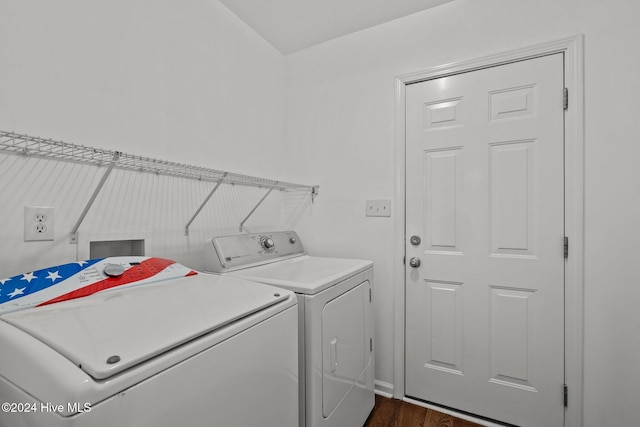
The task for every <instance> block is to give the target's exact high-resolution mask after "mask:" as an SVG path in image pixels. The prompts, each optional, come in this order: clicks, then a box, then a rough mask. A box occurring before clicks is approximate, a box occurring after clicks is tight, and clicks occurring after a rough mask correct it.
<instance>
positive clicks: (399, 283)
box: [392, 35, 584, 427]
mask: <svg viewBox="0 0 640 427" xmlns="http://www.w3.org/2000/svg"><path fill="white" fill-rule="evenodd" d="M583 49H584V36H583V35H576V36H573V37H569V38H565V39H561V40H556V41H552V42H549V43H543V44H539V45H535V46H530V47H526V48H522V49H517V50H512V51H508V52H504V53H499V54H493V55H488V56H485V57H482V58H477V59H472V60H469V61H462V62H455V63H451V64H445V65H441V66H438V67H434V68H430V69H428V70H423V71H418V72H414V73H409V74H403V75H399V76H396V77H395V95H396V96H395V117H394V128H395V129H394V151H395V158H394V162H395V180H396V184H395V197H394V206H395V209H396V212H397V215H395V218H394V225H393V227H394V236H396V237H395V241H394V249H393V251H394V252H393V253H394V256H395V261H394V268H393V272H392V274H393V278H394V281H393V283H395V286H394V362H393V373H394V384H393V388H394V396H395V397H396V398H398V399H405V377H404V373H405V363H404V362H405V351H404V349H405V268H404V264H403V258H404V255H405V234H406V230H405V215H406V211H405V202H406V200H405V173H406V171H405V156H406V151H405V116H406V112H405V90H406V85H408V84H410V83H415V82H419V81H423V80H429V79H434V78H439V77H445V76H449V75H453V74H459V73H462V72H469V71H475V70H479V69H482V68H487V67H493V66H498V65H503V64H507V63H510V62H516V61H522V60H526V59H531V58H536V57H539V56H544V55H549V54H553V53H564V81H565V87H566V88H567V89H568V90H569V108H568V110H566V111H565V148H564V154H565V158H564V167H565V171H564V177H565V184H564V185H565V233H566V236H567V237H568V238H569V242H570V250H569V257H568V258H567V259H566V260H565V383H566V384H567V386H568V389H569V395H568V405H567V408H566V410H565V426H566V427H578V426H581V425H582V413H583V410H582V409H583V408H582V407H583V392H582V387H583V358H584V351H583V348H584V347H583V332H584V321H583V319H584V309H583V302H584V51H583ZM558 96H559V99H561V98H560V94H559V95H558ZM567 361H570V363H567ZM561 396H562V393H561V390H558V398H559V399H560V398H561Z"/></svg>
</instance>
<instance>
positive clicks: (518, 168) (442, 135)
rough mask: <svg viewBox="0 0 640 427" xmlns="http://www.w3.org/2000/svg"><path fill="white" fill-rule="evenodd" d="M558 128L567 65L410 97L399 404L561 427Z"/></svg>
mask: <svg viewBox="0 0 640 427" xmlns="http://www.w3.org/2000/svg"><path fill="white" fill-rule="evenodd" d="M563 117H564V112H563V55H562V54H555V55H549V56H544V57H540V58H535V59H529V60H526V61H521V62H516V63H511V64H506V65H501V66H497V67H492V68H486V69H481V70H477V71H473V72H468V73H463V74H458V75H454V76H448V77H442V78H438V79H435V80H429V81H425V82H420V83H415V84H411V85H408V86H407V89H406V120H407V122H406V138H407V139H406V232H407V236H406V241H407V243H406V255H407V271H406V378H405V381H406V395H407V396H410V397H414V398H417V399H422V400H425V401H428V402H433V403H436V404H439V405H444V406H447V407H451V408H455V409H458V410H462V411H466V412H470V413H473V414H477V415H481V416H484V417H488V418H491V419H495V420H499V421H502V422H507V423H512V424H515V425H519V426H540V427H555V426H562V425H563V420H564V405H563V383H564V335H563V331H564V300H563V296H564V256H563V238H564V194H563V188H564V187H563V182H564V181H563V179H564V178H563V165H564V159H563V140H564V129H563V126H564V124H563ZM411 236H418V237H419V238H420V243H417V242H415V240H416V239H414V243H417V244H412V243H411V242H410V238H411ZM411 258H415V259H419V260H420V266H419V267H412V266H410V262H409V261H410V259H411ZM413 264H414V265H415V260H414V262H413Z"/></svg>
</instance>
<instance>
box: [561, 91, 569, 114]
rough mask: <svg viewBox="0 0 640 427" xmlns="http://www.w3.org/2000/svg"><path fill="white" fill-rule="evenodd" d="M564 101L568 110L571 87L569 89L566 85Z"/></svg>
mask: <svg viewBox="0 0 640 427" xmlns="http://www.w3.org/2000/svg"><path fill="white" fill-rule="evenodd" d="M562 102H563V104H562V105H564V111H567V110H568V109H569V89H567V88H566V87H565V88H564V95H563V97H562Z"/></svg>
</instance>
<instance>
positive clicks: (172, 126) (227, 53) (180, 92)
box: [0, 0, 284, 277]
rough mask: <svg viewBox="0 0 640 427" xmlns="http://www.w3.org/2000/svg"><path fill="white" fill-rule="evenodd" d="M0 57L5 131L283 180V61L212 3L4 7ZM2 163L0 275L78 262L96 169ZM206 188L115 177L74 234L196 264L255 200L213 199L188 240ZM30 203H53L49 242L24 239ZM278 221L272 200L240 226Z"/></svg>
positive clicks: (12, 159)
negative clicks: (124, 238) (132, 243)
mask: <svg viewBox="0 0 640 427" xmlns="http://www.w3.org/2000/svg"><path fill="white" fill-rule="evenodd" d="M0 58H1V59H0V64H1V65H0V129H2V130H6V131H15V132H19V133H26V134H30V135H39V136H42V137H46V138H53V139H61V140H65V141H69V142H75V143H78V144H85V145H90V146H96V147H101V148H108V149H115V150H120V151H124V152H126V153H130V154H137V155H143V156H149V157H153V158H159V159H163V160H173V161H177V162H184V163H190V164H195V165H199V166H204V167H209V168H216V169H222V170H228V171H232V172H238V173H245V174H251V175H257V176H262V177H266V178H275V179H281V178H283V176H282V175H283V170H282V169H283V166H284V160H283V139H284V80H283V73H284V59H283V57H282V55H281V54H280V53H279V52H278V51H277V50H276V49H275V48H273V47H272V46H271V45H269V44H268V43H267V42H266V41H264V40H263V39H262V38H260V37H259V36H258V35H257V34H256V33H255V32H254V31H253V30H251V29H250V28H248V27H247V26H246V25H245V24H244V23H243V22H242V21H240V20H239V19H238V18H237V17H236V16H235V15H233V14H232V13H231V12H230V11H229V10H228V9H226V8H225V7H224V6H222V5H221V4H220V3H219V2H218V1H217V0H189V1H180V2H176V1H172V0H161V1H156V0H137V1H133V2H132V1H128V0H113V1H91V2H87V1H81V0H64V1H63V0H54V1H51V0H30V1H26V2H25V1H21V0H3V1H2V2H0ZM0 165H1V166H0V168H1V169H0V241H1V242H2V245H0V258H1V259H2V261H1V262H0V277H7V276H9V275H13V274H19V273H22V272H25V271H31V270H33V269H37V268H43V267H46V266H50V265H55V264H57V263H63V262H68V261H69V260H70V259H75V257H76V256H78V255H79V254H77V252H79V253H81V252H82V248H80V250H79V251H76V246H75V245H70V244H69V239H68V236H67V234H68V232H69V231H70V230H71V228H72V227H73V224H74V223H75V221H76V220H77V218H78V217H79V215H80V213H81V211H82V209H83V208H84V206H85V203H86V202H87V200H88V199H89V196H90V195H91V193H92V191H93V189H94V188H95V186H96V184H97V183H98V181H99V179H100V177H101V176H102V173H103V171H104V170H103V169H97V168H95V167H83V166H78V165H74V164H70V163H62V162H53V161H46V160H41V159H40V160H38V159H34V158H22V157H19V156H14V155H6V154H3V153H0ZM212 187H213V184H208V183H198V182H196V181H188V180H177V179H170V178H166V177H157V176H155V175H150V174H140V173H127V172H122V171H116V172H114V174H113V175H112V176H111V177H110V178H109V180H108V181H107V185H106V186H105V188H104V190H103V192H102V193H101V194H100V196H99V197H98V199H97V201H96V204H95V206H94V207H93V208H92V209H91V211H90V212H89V215H88V216H87V218H86V220H85V222H83V224H82V226H81V228H80V236H81V238H82V237H83V236H84V239H83V240H84V241H85V242H86V240H87V238H91V237H92V236H93V237H95V235H96V233H98V234H99V236H98V237H99V238H105V239H109V238H117V237H118V236H119V235H121V234H118V233H121V232H129V236H130V237H135V236H136V235H137V234H140V233H142V234H143V237H146V238H148V239H149V241H148V242H147V253H150V254H154V255H160V256H167V257H173V258H176V259H178V260H183V261H186V262H189V263H191V264H193V260H192V259H191V255H190V254H192V253H197V252H198V251H199V248H200V246H199V245H200V244H201V243H202V242H203V240H204V239H206V238H207V237H211V235H212V233H213V228H215V229H216V230H222V229H224V230H229V231H230V232H233V231H236V232H237V226H238V224H239V222H240V221H241V220H242V218H243V216H244V215H246V214H247V213H248V212H249V211H250V210H251V208H252V207H253V204H255V203H256V202H257V201H258V200H259V198H260V197H261V195H262V194H263V191H250V190H246V189H245V190H243V189H238V188H233V189H231V188H229V189H227V190H226V192H225V191H221V192H220V194H216V195H215V196H214V197H213V199H212V200H211V202H210V205H208V206H207V208H206V209H205V210H204V211H203V213H202V216H201V217H199V218H198V219H197V220H196V221H195V222H194V224H193V226H192V230H194V231H193V233H191V235H190V236H189V238H186V237H185V236H184V235H183V232H182V229H183V227H184V225H185V224H186V222H187V221H188V219H189V218H190V217H191V215H192V214H193V213H194V212H195V210H196V208H197V207H198V205H199V204H200V202H201V201H202V200H204V198H205V196H206V195H207V193H208V192H209V191H210V189H211V188H212ZM270 199H271V197H270ZM276 199H277V197H276ZM274 200H275V199H274ZM27 205H29V206H31V205H35V206H52V207H54V208H55V215H56V227H55V228H56V240H55V241H54V242H28V243H25V242H23V241H22V240H23V235H22V232H23V231H22V227H23V225H22V224H23V206H27ZM265 213H268V214H267V215H265ZM261 214H262V215H263V218H262V220H260V219H259V218H260V215H261ZM279 220H280V216H279V213H278V212H277V209H276V207H275V205H274V204H273V203H271V207H269V206H267V207H265V208H264V209H263V208H261V209H260V210H259V211H258V212H257V218H252V219H251V220H250V221H249V222H248V223H247V226H248V227H250V228H251V227H253V226H256V225H266V226H269V225H275V222H276V221H279ZM254 230H255V229H254ZM125 234H126V233H125ZM196 267H197V265H196Z"/></svg>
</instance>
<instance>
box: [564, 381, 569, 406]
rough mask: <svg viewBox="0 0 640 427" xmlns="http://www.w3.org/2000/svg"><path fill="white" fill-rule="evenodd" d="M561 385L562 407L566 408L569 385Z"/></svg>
mask: <svg viewBox="0 0 640 427" xmlns="http://www.w3.org/2000/svg"><path fill="white" fill-rule="evenodd" d="M563 387H564V390H563V398H564V407H565V408H566V407H567V406H569V387H567V385H566V384H565V385H564V386H563Z"/></svg>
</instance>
